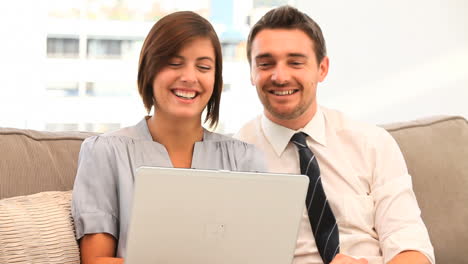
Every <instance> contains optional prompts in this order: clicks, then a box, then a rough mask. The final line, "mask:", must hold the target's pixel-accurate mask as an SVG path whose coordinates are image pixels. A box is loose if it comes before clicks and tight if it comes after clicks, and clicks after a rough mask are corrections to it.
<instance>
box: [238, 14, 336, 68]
mask: <svg viewBox="0 0 468 264" xmlns="http://www.w3.org/2000/svg"><path fill="white" fill-rule="evenodd" d="M263 29H299V30H302V31H303V32H304V33H306V34H307V35H308V36H309V37H310V39H311V40H312V43H313V44H314V46H313V49H314V52H315V56H316V59H317V63H320V62H321V61H322V59H323V58H324V57H325V56H326V55H327V48H326V47H325V39H324V38H323V34H322V30H321V29H320V27H319V25H318V24H317V23H315V21H314V20H313V19H312V18H310V17H309V16H308V15H306V14H305V13H303V12H301V11H299V10H298V9H297V8H294V7H292V6H287V5H286V6H281V7H278V8H275V9H272V10H270V11H269V12H268V13H266V14H265V15H264V16H263V17H262V18H260V20H259V21H258V22H257V23H255V25H254V26H253V27H252V29H251V30H250V34H249V38H248V40H247V58H248V60H249V63H251V62H252V57H251V52H252V42H253V40H254V39H255V36H256V35H257V34H258V33H259V32H260V31H262V30H263Z"/></svg>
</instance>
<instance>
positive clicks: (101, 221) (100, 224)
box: [74, 212, 119, 240]
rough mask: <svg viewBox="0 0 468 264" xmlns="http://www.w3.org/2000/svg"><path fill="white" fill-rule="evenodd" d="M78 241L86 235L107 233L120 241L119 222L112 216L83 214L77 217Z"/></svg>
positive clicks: (106, 214) (100, 213) (101, 213)
mask: <svg viewBox="0 0 468 264" xmlns="http://www.w3.org/2000/svg"><path fill="white" fill-rule="evenodd" d="M74 221H75V231H76V239H80V238H82V237H83V236H84V235H86V234H98V233H107V234H110V235H112V236H113V237H114V238H115V239H117V240H118V239H119V228H118V220H117V218H116V217H114V216H113V215H111V214H108V213H103V212H96V213H83V214H80V215H78V216H77V217H75V219H74Z"/></svg>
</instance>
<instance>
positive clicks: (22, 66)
mask: <svg viewBox="0 0 468 264" xmlns="http://www.w3.org/2000/svg"><path fill="white" fill-rule="evenodd" d="M0 8H2V11H1V16H0V120H1V125H0V126H11V127H26V126H27V125H28V124H26V122H28V121H26V120H30V121H29V122H32V119H30V118H29V116H31V115H32V114H33V113H34V111H35V110H37V108H40V107H44V106H43V105H42V104H41V102H39V101H37V98H38V97H41V93H42V92H43V89H41V88H42V87H43V83H44V72H45V71H44V67H43V66H42V65H43V63H44V61H45V57H44V56H43V55H42V54H44V53H45V49H46V34H45V27H44V24H45V19H46V15H47V13H46V12H45V10H44V5H43V4H42V3H41V1H35V0H16V1H9V2H8V3H4V2H2V3H1V4H0ZM12 32H13V33H12Z"/></svg>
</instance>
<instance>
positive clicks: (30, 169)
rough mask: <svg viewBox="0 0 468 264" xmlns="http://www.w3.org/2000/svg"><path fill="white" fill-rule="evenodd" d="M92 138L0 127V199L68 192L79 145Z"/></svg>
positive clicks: (87, 135)
mask: <svg viewBox="0 0 468 264" xmlns="http://www.w3.org/2000/svg"><path fill="white" fill-rule="evenodd" d="M92 135H95V133H88V132H43V131H34V130H24V129H15V128H0V199H3V198H7V197H13V196H18V195H28V194H33V193H38V192H43V191H67V190H71V189H72V187H73V181H74V179H75V174H76V167H77V161H78V153H79V151H80V146H81V142H82V141H83V140H84V139H85V138H87V137H89V136H92Z"/></svg>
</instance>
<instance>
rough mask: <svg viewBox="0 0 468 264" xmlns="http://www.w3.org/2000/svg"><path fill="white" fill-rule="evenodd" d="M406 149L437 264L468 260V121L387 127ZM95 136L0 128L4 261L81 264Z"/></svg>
mask: <svg viewBox="0 0 468 264" xmlns="http://www.w3.org/2000/svg"><path fill="white" fill-rule="evenodd" d="M384 127H385V128H386V129H387V130H388V131H389V132H390V133H391V134H392V135H393V137H394V138H395V139H396V141H397V142H398V144H399V145H400V148H401V149H402V151H403V154H404V156H405V159H406V162H407V164H408V168H409V171H410V173H411V175H412V176H413V184H414V190H415V192H416V195H417V198H418V202H419V205H420V207H421V210H422V217H423V219H424V221H425V223H426V225H427V227H428V229H429V233H430V236H431V239H432V242H433V245H434V247H435V253H436V260H437V263H441V264H445V263H447V264H448V263H450V264H462V263H468V252H467V251H466V249H467V245H468V225H467V222H468V206H467V204H468V122H467V120H465V119H464V118H462V117H435V118H431V119H425V120H418V121H414V122H406V123H400V124H391V125H385V126H384ZM91 135H93V133H84V132H57V133H54V132H41V131H32V130H21V129H12V128H0V199H1V200H0V263H2V264H3V263H5V264H6V263H78V262H79V251H78V246H77V244H76V241H75V240H74V234H73V222H72V219H71V217H70V198H71V193H70V190H71V189H72V187H73V180H74V177H75V172H76V166H77V156H78V152H79V148H80V145H81V142H82V140H83V139H84V138H86V137H88V136H91Z"/></svg>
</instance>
